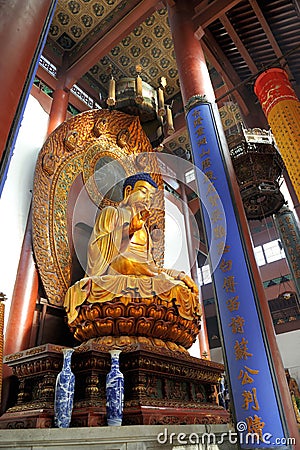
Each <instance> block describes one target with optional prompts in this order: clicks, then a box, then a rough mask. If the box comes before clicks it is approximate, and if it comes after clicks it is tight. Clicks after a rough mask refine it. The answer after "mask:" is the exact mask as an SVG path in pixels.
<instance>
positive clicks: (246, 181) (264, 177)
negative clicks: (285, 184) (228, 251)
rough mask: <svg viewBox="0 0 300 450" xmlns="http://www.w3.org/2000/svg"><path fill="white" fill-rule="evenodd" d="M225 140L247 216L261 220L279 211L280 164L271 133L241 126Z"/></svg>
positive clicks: (281, 163)
mask: <svg viewBox="0 0 300 450" xmlns="http://www.w3.org/2000/svg"><path fill="white" fill-rule="evenodd" d="M227 141H228V146H229V150H230V156H231V159H232V162H233V166H234V170H235V174H236V177H237V181H238V184H239V188H240V192H241V196H242V200H243V204H244V208H245V212H246V216H247V218H248V219H249V220H261V219H263V218H264V217H268V216H271V215H272V214H274V213H276V212H277V211H279V209H280V208H281V207H282V205H283V204H284V197H283V195H282V193H281V192H280V189H279V179H280V177H281V175H282V170H283V167H284V165H283V162H282V159H281V156H280V154H279V152H278V150H277V148H276V147H275V145H274V139H273V136H272V134H271V133H270V132H268V131H266V130H261V129H260V128H253V129H245V128H243V129H242V132H241V133H239V134H235V135H232V136H229V137H228V138H227Z"/></svg>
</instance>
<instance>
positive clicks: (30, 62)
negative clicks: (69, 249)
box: [0, 0, 57, 411]
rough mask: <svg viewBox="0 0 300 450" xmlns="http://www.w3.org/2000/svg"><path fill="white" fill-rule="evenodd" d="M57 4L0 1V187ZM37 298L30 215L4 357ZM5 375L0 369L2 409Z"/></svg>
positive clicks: (15, 346)
mask: <svg viewBox="0 0 300 450" xmlns="http://www.w3.org/2000/svg"><path fill="white" fill-rule="evenodd" d="M56 3H57V0H40V1H38V2H37V1H36V0H7V1H6V2H2V3H1V6H0V8H1V19H0V25H1V26H0V40H1V43H2V45H1V49H0V65H3V67H2V66H1V68H0V105H1V106H0V122H1V127H0V158H1V180H0V181H1V185H0V188H1V189H2V187H3V185H4V182H5V176H6V173H7V170H8V165H9V161H10V157H11V154H12V150H13V147H14V144H15V140H16V137H17V133H18V130H19V126H20V123H21V120H22V116H23V112H24V109H25V105H26V102H27V98H28V96H29V93H30V89H31V87H32V84H33V79H34V76H35V73H36V70H37V66H38V62H39V58H40V55H41V52H42V49H43V46H44V44H45V41H46V37H47V33H48V30H49V27H50V23H51V21H52V17H53V14H54V10H55V7H56ZM37 296H38V276H37V272H36V269H35V264H34V260H33V255H32V243H31V214H30V213H29V218H28V223H27V227H26V231H25V235H24V241H23V246H22V251H21V256H20V261H19V267H18V273H17V277H16V283H15V288H14V292H13V296H12V302H11V307H10V314H9V319H8V324H7V328H6V335H5V344H4V354H9V353H14V352H17V351H19V350H24V349H26V348H27V347H28V345H29V340H30V332H31V324H32V320H33V314H34V310H35V306H36V299H37ZM10 375H11V371H10V369H9V368H8V367H7V366H4V369H3V378H4V380H3V381H4V384H3V401H2V404H1V410H2V411H3V410H5V408H6V404H7V399H8V395H9V378H10Z"/></svg>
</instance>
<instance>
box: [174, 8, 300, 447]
mask: <svg viewBox="0 0 300 450" xmlns="http://www.w3.org/2000/svg"><path fill="white" fill-rule="evenodd" d="M170 4H171V2H170V3H169V5H168V12H169V22H170V27H171V32H172V37H173V43H174V50H175V55H176V61H177V67H178V73H179V79H180V86H181V92H182V97H183V103H184V104H185V105H186V107H187V110H188V111H189V112H190V111H192V112H193V114H192V115H188V116H187V117H188V120H189V122H188V124H189V127H192V124H194V128H190V129H189V131H190V134H191V136H192V137H193V139H194V140H195V141H196V138H195V137H194V136H195V135H196V133H195V130H197V131H198V132H199V136H200V135H201V136H204V140H205V141H206V138H207V139H208V142H209V143H210V144H211V145H212V146H213V147H212V148H211V150H212V151H215V150H216V149H218V148H219V147H218V146H220V145H221V144H220V143H218V140H217V138H218V136H219V137H220V140H221V141H222V142H223V141H225V138H224V133H223V131H222V128H221V124H220V118H219V117H218V114H217V112H216V109H217V108H216V105H215V104H214V103H215V100H214V93H213V87H212V83H211V81H210V77H209V72H208V69H207V66H206V62H205V58H204V54H203V50H202V48H201V44H200V42H199V41H198V40H197V39H196V37H195V35H194V28H193V22H192V17H193V14H194V11H193V6H192V2H190V1H189V0H177V1H176V2H175V3H174V2H172V5H173V6H171V5H170ZM194 105H195V106H194ZM199 105H201V106H199ZM204 105H205V107H204ZM207 111H209V112H207ZM210 111H212V114H213V119H214V120H212V121H211V123H209V121H208V118H209V117H210V114H211V113H210ZM191 116H193V117H194V122H193V119H191ZM195 122H196V123H195ZM215 122H216V123H215ZM201 126H203V127H204V129H207V130H209V131H208V132H211V130H216V131H215V132H214V133H212V134H211V135H209V134H207V135H205V134H203V132H202V133H201ZM212 136H213V137H212ZM214 136H216V140H214ZM215 142H216V144H215ZM195 143H196V142H195ZM195 143H194V142H193V141H192V147H193V146H194V145H195ZM197 145H199V144H197ZM197 145H196V146H197ZM205 145H206V142H204V144H201V146H200V147H198V148H197V150H196V151H197V152H198V154H197V155H195V152H194V148H193V152H194V158H195V157H196V156H197V158H198V159H200V158H201V157H202V156H201V155H200V153H201V152H202V150H203V149H205V150H207V151H210V150H208V147H207V146H205ZM223 145H224V152H223V153H222V158H223V159H222V164H223V166H224V169H225V170H224V169H222V171H223V170H224V174H225V176H226V180H227V183H228V186H227V187H226V189H227V190H228V192H229V193H230V196H231V201H232V207H231V208H232V209H233V211H235V215H236V217H237V220H238V224H239V225H238V227H239V235H240V236H239V237H238V236H237V240H236V242H238V240H239V241H240V242H241V244H242V245H241V244H237V245H239V249H240V250H239V253H241V250H242V251H243V252H244V255H245V261H244V265H245V267H247V272H248V273H249V274H251V275H249V278H248V279H249V282H250V283H251V284H252V286H253V289H254V292H255V298H256V299H259V300H260V314H261V316H262V318H261V319H259V317H260V316H259V315H258V314H257V312H255V314H256V315H255V321H256V322H257V321H258V322H259V323H260V324H261V323H262V322H263V323H264V328H263V330H262V336H263V337H264V342H267V343H268V347H267V348H268V350H266V352H265V354H266V355H270V356H269V360H268V361H270V360H271V361H272V370H270V369H267V370H269V373H268V377H269V378H270V377H271V379H272V380H273V383H274V385H275V387H274V391H275V392H276V390H277V392H278V393H279V396H278V397H279V398H280V399H281V404H282V408H283V411H284V413H283V414H282V410H281V407H278V413H277V420H278V422H279V419H278V417H281V419H282V420H283V418H284V417H285V423H286V425H287V429H288V435H289V436H291V437H294V438H296V442H297V440H298V435H299V432H298V427H297V423H296V419H295V414H294V411H293V406H292V402H291V398H290V393H289V390H288V386H287V382H286V378H285V372H284V369H283V365H282V360H281V356H280V353H279V350H278V346H277V343H276V338H275V333H274V328H273V323H272V319H271V315H270V311H269V308H268V303H267V301H266V298H265V294H264V290H263V285H262V282H261V278H260V275H259V271H258V267H257V264H256V261H255V257H254V253H253V248H252V243H251V238H250V234H249V228H248V223H247V220H246V216H245V212H244V208H243V204H242V200H241V196H240V193H239V189H238V185H237V183H236V179H235V174H234V170H233V167H232V163H231V159H230V155H229V152H228V151H226V144H225V142H223ZM200 148H201V150H200ZM199 155H200V156H199ZM211 158H212V159H211V160H210V161H211V162H213V161H219V160H217V159H216V157H215V155H212V156H211ZM213 158H214V159H213ZM200 161H201V159H200ZM214 167H218V166H217V165H215V166H214ZM215 175H216V176H217V177H219V174H218V173H216V174H215ZM224 187H225V186H224ZM224 191H225V189H224ZM222 195H223V193H222ZM228 210H230V209H228ZM227 220H231V219H230V217H229V216H228V217H227ZM232 224H234V221H232ZM229 226H230V225H229ZM216 230H217V228H216ZM217 231H218V230H217ZM230 239H231V241H230V243H231V247H232V250H233V251H235V250H234V249H233V247H234V244H232V243H233V242H234V240H233V238H232V236H231V237H230ZM226 241H227V239H226ZM243 248H244V249H245V250H243ZM226 251H230V250H226ZM232 255H233V253H232ZM230 257H231V256H229V257H228V255H227V256H226V257H225V256H224V261H225V262H226V261H227V259H228V258H230ZM250 268H251V272H250ZM224 270H227V269H226V268H225V269H224ZM216 272H217V273H216V274H215V279H216V280H217V281H216V282H215V288H217V290H218V292H219V293H220V294H222V296H223V297H222V300H223V299H226V293H225V294H224V292H225V289H224V286H222V284H223V281H224V283H225V280H228V279H227V278H226V274H225V275H224V276H223V275H222V272H221V271H220V267H218V269H217V271H216ZM243 273H244V272H243ZM245 273H246V272H245ZM235 274H236V276H235V277H231V278H232V280H234V279H235V278H236V279H240V278H239V276H240V275H239V274H238V271H236V272H235ZM220 281H221V283H220ZM218 283H219V285H218ZM247 283H248V282H247ZM225 288H227V286H226V285H225ZM222 290H223V292H222ZM226 292H227V291H226ZM231 292H234V288H232V291H231ZM249 292H250V291H249ZM220 296H221V295H220ZM250 297H251V296H249V298H250ZM241 300H242V299H241ZM254 305H255V304H254ZM230 306H231V304H230ZM242 307H244V306H242ZM245 307H246V308H247V305H246V306H245ZM228 310H229V308H228ZM254 310H255V306H254V307H253V308H252V311H254ZM222 311H223V312H224V311H226V304H224V303H222ZM222 314H223V313H222ZM223 316H224V314H223ZM227 316H228V313H227ZM221 325H222V329H223V332H224V330H225V329H226V333H227V336H228V337H229V339H230V341H228V342H230V344H231V340H232V336H231V335H230V333H229V332H228V330H230V328H229V323H221ZM260 326H261V325H260ZM249 329H250V328H249ZM249 336H250V335H249ZM236 342H237V343H239V342H238V340H236ZM246 342H247V341H246ZM225 347H226V351H229V350H230V351H232V349H233V348H231V346H230V345H229V344H228V345H227V343H225ZM255 351H256V352H260V351H261V349H260V348H256V349H255ZM268 352H269V353H268ZM245 357H248V356H247V355H245ZM230 358H231V359H230V361H232V364H233V365H234V367H232V368H234V372H233V373H234V377H233V376H232V377H231V378H232V380H231V381H233V379H234V382H235V386H238V389H239V391H238V395H239V392H240V389H243V387H242V388H240V385H239V384H238V382H237V380H238V378H237V379H235V374H236V372H237V368H238V365H237V364H236V362H234V352H232V353H231V354H230ZM235 359H236V360H239V356H237V355H236V358H235ZM262 367H264V370H266V369H265V368H266V367H268V364H267V363H264V366H262ZM228 368H229V369H231V365H228ZM273 371H274V372H273ZM230 372H231V370H229V373H230ZM273 374H274V375H273ZM274 391H273V392H274ZM263 395H264V393H263V392H262V396H263ZM278 397H277V398H278ZM234 398H235V399H236V398H237V395H234ZM273 398H274V395H273ZM266 401H267V399H266V398H265V399H264V402H265V405H266ZM239 404H241V401H240V398H239ZM274 404H276V397H275V400H274ZM265 411H267V407H266V406H265ZM236 412H237V411H236ZM238 413H239V416H240V417H241V416H243V414H245V411H244V412H243V411H242V409H241V408H240V409H239V410H238ZM241 423H243V424H245V422H241ZM269 423H270V424H272V423H273V422H272V421H271V420H269ZM249 424H250V425H251V422H250V421H249V422H247V425H248V427H249ZM294 448H297V449H298V448H300V444H299V443H298V444H296V445H295V447H294Z"/></svg>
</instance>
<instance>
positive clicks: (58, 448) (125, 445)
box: [0, 425, 237, 450]
mask: <svg viewBox="0 0 300 450" xmlns="http://www.w3.org/2000/svg"><path fill="white" fill-rule="evenodd" d="M231 433H234V432H233V430H231V432H230V429H229V428H228V426H227V425H171V426H164V425H133V426H122V427H91V428H68V429H66V428H60V429H57V428H43V429H14V430H0V448H1V449H5V450H8V449H15V450H46V449H49V450H62V449H70V450H98V449H99V450H237V446H236V445H235V444H234V440H235V439H236V434H235V433H234V434H231ZM208 444H209V445H208Z"/></svg>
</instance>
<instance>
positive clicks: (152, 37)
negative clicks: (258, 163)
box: [44, 0, 300, 126]
mask: <svg viewBox="0 0 300 450" xmlns="http://www.w3.org/2000/svg"><path fill="white" fill-rule="evenodd" d="M187 1H188V0H187ZM189 1H191V2H192V3H193V4H194V16H193V23H194V28H195V31H197V30H199V29H200V30H201V28H202V29H203V30H204V36H203V37H202V39H201V42H202V45H203V49H204V52H205V55H206V58H207V61H208V64H209V68H210V73H211V78H212V82H213V85H214V87H215V91H216V97H217V98H218V99H220V100H224V101H230V100H231V101H236V102H237V103H238V104H239V106H240V109H241V111H242V113H243V115H244V118H245V119H246V120H247V117H248V118H249V122H250V123H249V124H248V126H259V124H258V123H257V124H255V123H253V117H255V116H257V111H258V110H259V108H260V107H259V105H258V104H257V101H256V97H255V95H254V93H253V83H254V80H255V78H256V76H257V75H258V73H260V72H261V71H263V70H264V69H265V68H268V67H271V66H281V67H284V68H285V69H286V70H287V71H288V73H289V76H290V80H291V82H292V84H293V86H294V89H295V91H296V92H297V93H298V94H299V93H300V17H299V4H298V1H297V0H259V1H258V0H240V1H239V0H212V1H209V0H202V1H197V0H189ZM173 2H174V0H164V1H158V0H99V1H95V0H58V6H57V9H56V12H55V15H54V18H53V22H52V24H51V28H50V32H49V35H48V39H47V43H46V47H45V51H44V54H45V56H46V57H47V58H48V59H49V60H50V61H51V62H53V64H55V65H56V67H57V68H58V69H60V70H62V68H63V70H64V71H66V72H65V73H66V78H65V79H66V85H67V87H69V88H70V87H71V86H72V84H74V83H76V84H77V85H79V86H82V87H83V88H84V89H85V90H86V91H88V93H89V95H90V96H92V97H93V98H94V99H96V100H97V101H98V99H99V94H101V96H102V97H103V98H105V97H106V96H107V90H108V80H109V71H108V68H109V66H111V67H112V73H113V75H114V77H115V79H116V80H118V79H120V78H122V77H132V76H135V74H136V65H138V64H140V65H141V66H142V78H143V79H144V80H145V81H147V82H149V83H150V84H151V85H153V86H154V87H157V86H158V84H159V79H160V77H161V76H164V77H166V79H167V88H166V97H167V100H171V99H176V101H178V98H180V87H179V80H178V73H177V68H176V61H175V56H174V49H173V43H172V37H171V33H170V29H169V25H168V14H167V7H166V5H167V3H169V4H172V3H173ZM200 27H201V28H200ZM224 93H227V94H226V95H224ZM257 117H258V116H257ZM251 118H252V120H251Z"/></svg>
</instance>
